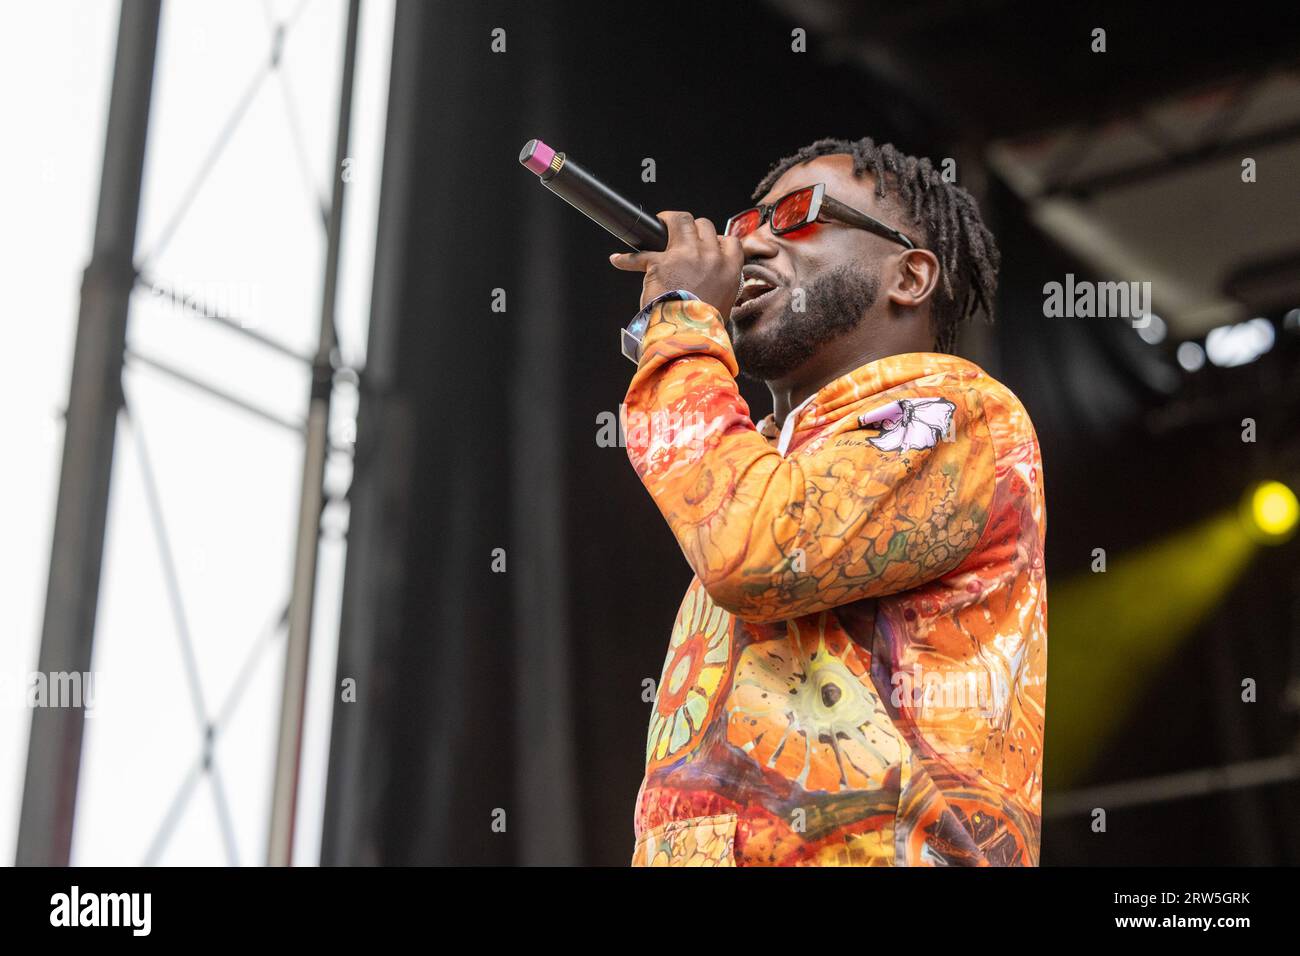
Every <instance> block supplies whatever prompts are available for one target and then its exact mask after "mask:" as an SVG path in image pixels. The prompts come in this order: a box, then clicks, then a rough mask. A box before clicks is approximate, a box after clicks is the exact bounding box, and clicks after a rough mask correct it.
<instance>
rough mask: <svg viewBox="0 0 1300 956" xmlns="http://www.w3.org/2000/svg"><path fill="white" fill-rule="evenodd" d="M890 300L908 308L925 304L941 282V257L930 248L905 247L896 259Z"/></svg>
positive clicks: (890, 287)
mask: <svg viewBox="0 0 1300 956" xmlns="http://www.w3.org/2000/svg"><path fill="white" fill-rule="evenodd" d="M896 262H897V267H896V268H895V270H894V271H893V273H892V278H893V280H894V281H893V282H891V283H890V284H889V289H888V294H889V301H890V302H892V303H894V305H897V306H900V307H902V308H907V309H915V308H917V307H919V306H921V305H923V304H924V303H925V302H926V301H927V300H928V299H929V298H930V296H931V295H932V294H933V293H934V290H935V287H936V286H938V284H939V259H938V257H937V256H935V254H934V253H933V252H931V251H930V250H929V249H905V250H903V251H902V252H901V253H900V254H899V256H898V259H897V260H896Z"/></svg>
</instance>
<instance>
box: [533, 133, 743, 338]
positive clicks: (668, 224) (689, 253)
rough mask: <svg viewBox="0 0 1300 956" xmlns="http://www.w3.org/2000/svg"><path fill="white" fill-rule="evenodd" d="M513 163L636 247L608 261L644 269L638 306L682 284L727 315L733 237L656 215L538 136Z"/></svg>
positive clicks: (677, 215) (673, 215)
mask: <svg viewBox="0 0 1300 956" xmlns="http://www.w3.org/2000/svg"><path fill="white" fill-rule="evenodd" d="M519 162H520V163H521V164H523V166H524V167H525V168H527V169H529V170H531V171H532V172H534V173H536V174H537V177H538V178H539V179H540V180H541V182H542V185H543V186H545V187H546V188H547V189H549V190H550V191H551V192H553V193H555V194H556V195H557V196H559V197H560V198H561V199H563V200H564V201H565V202H567V203H568V204H569V205H571V206H573V207H574V208H575V209H577V210H578V211H579V212H582V213H584V214H585V215H586V216H587V217H588V218H590V219H591V220H593V221H594V222H596V223H598V224H599V225H601V226H603V227H604V228H605V229H606V230H607V231H608V232H610V233H611V234H612V235H614V236H616V237H617V238H619V239H621V240H622V241H623V242H625V243H627V244H628V245H629V246H631V247H632V248H633V249H637V250H640V251H638V252H633V253H626V252H623V253H615V254H614V255H612V256H610V259H609V261H610V262H611V263H612V264H613V265H614V267H615V268H617V269H622V270H624V271H627V272H644V273H645V280H644V282H643V283H642V286H641V304H642V305H643V306H644V305H645V303H647V302H649V301H650V300H651V299H653V298H654V297H655V296H657V295H659V294H660V293H661V292H667V291H669V290H672V289H687V290H689V291H691V292H693V293H695V294H696V295H697V296H699V297H700V298H701V299H703V300H704V301H705V302H707V303H709V304H710V305H711V306H713V307H714V308H715V309H717V310H718V312H720V313H721V315H722V318H723V320H724V321H725V320H726V319H727V318H728V317H729V316H730V315H731V309H732V306H734V305H735V302H736V293H737V289H738V288H739V285H740V267H741V266H742V265H743V264H744V258H745V257H744V252H743V251H742V250H741V247H740V240H739V239H736V238H734V237H731V236H719V235H718V231H717V229H716V228H715V227H714V225H713V223H712V222H710V221H709V220H708V219H696V218H695V217H694V216H692V215H691V214H690V213H688V212H676V211H670V212H662V213H660V214H659V218H657V219H656V218H654V217H652V216H650V215H648V214H647V213H646V212H644V211H643V210H641V209H640V208H639V207H637V206H635V205H633V204H632V203H631V202H629V201H628V200H627V199H625V198H623V197H622V196H621V195H619V194H618V193H616V192H615V191H614V190H612V189H610V188H609V187H608V186H606V185H605V184H604V183H602V182H601V181H600V180H598V179H597V178H596V177H595V176H593V175H592V174H591V173H589V172H587V170H585V169H584V168H583V167H581V166H579V165H578V164H577V163H575V162H574V161H573V160H572V159H570V158H568V156H566V155H565V154H564V153H562V152H556V151H555V150H553V149H551V147H549V146H547V145H546V144H545V143H543V142H542V141H541V140H538V139H530V140H529V141H528V142H527V143H525V144H524V148H523V149H522V150H521V151H520V153H519Z"/></svg>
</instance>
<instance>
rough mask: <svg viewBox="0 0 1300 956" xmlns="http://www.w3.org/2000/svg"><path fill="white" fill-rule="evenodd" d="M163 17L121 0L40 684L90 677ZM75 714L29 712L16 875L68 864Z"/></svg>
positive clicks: (67, 710) (156, 4) (58, 709)
mask: <svg viewBox="0 0 1300 956" xmlns="http://www.w3.org/2000/svg"><path fill="white" fill-rule="evenodd" d="M160 10H161V0H122V8H121V13H120V16H119V20H118V29H117V52H116V56H115V60H114V66H113V84H112V93H111V96H110V99H109V106H108V127H107V131H106V133H105V136H104V164H103V168H102V171H101V174H100V180H99V207H98V210H97V213H96V218H95V237H94V248H93V251H92V253H91V257H90V264H89V265H88V266H87V267H86V271H85V273H84V274H83V276H82V281H81V309H80V312H79V314H78V317H77V337H76V345H75V348H74V351H73V358H72V384H71V386H70V388H69V391H68V408H67V412H66V415H65V427H64V433H63V461H62V464H61V466H60V470H59V497H58V506H57V511H56V512H55V517H54V540H53V545H52V547H51V549H50V573H49V580H48V583H47V585H46V591H45V620H44V623H43V627H42V630H41V652H40V662H39V664H38V668H39V670H40V672H41V673H42V674H46V675H51V674H55V673H63V674H83V675H84V674H87V673H89V671H90V663H91V649H92V647H93V644H94V638H95V609H96V606H97V605H98V603H99V578H100V569H101V566H102V562H103V556H104V524H105V521H106V519H107V515H108V488H109V480H110V478H111V476H112V470H113V444H114V439H115V437H116V431H117V413H118V410H119V409H120V408H121V407H122V355H123V351H124V349H125V347H126V320H127V309H128V305H129V300H130V296H131V289H132V287H133V286H134V284H135V267H134V265H133V260H134V255H135V233H136V223H137V220H138V218H139V210H140V190H141V183H142V181H143V177H144V154H145V142H146V139H147V136H148V129H149V104H150V98H151V96H152V93H153V72H154V56H155V54H156V52H157V45H158V20H159V15H160ZM83 680H84V678H83ZM76 704H77V705H76V706H54V707H34V708H32V729H31V737H30V741H29V743H28V747H27V774H26V778H25V780H24V785H23V805H22V815H21V817H20V820H19V825H18V851H17V854H16V856H15V862H16V863H17V865H19V866H67V865H68V863H69V860H70V858H71V854H72V822H73V813H74V812H75V810H76V803H77V778H78V775H79V773H80V770H81V740H82V733H83V731H84V729H85V724H84V719H85V710H84V709H83V707H82V706H81V704H82V702H80V701H78V702H76Z"/></svg>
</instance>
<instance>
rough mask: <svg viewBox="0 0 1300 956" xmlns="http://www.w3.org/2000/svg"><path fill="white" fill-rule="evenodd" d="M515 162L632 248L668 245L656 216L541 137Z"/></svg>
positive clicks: (647, 249)
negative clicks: (543, 140)
mask: <svg viewBox="0 0 1300 956" xmlns="http://www.w3.org/2000/svg"><path fill="white" fill-rule="evenodd" d="M519 162H520V163H522V164H523V165H524V166H525V167H527V168H528V169H530V170H532V171H533V172H535V173H537V175H538V178H539V179H540V180H541V181H542V185H543V186H545V187H546V188H547V189H549V190H550V191H551V192H553V193H555V195H557V196H559V197H560V198H561V199H563V200H564V201H565V202H567V203H568V204H569V205H570V206H572V207H573V208H574V209H576V210H578V211H579V212H581V213H583V214H584V215H586V216H587V217H588V218H589V219H591V220H592V221H593V222H595V223H597V224H598V225H600V226H603V227H604V228H605V230H606V231H608V232H609V233H611V234H612V235H614V236H615V237H617V238H618V239H620V240H622V241H623V242H625V243H627V245H629V246H631V247H632V248H633V249H637V250H640V251H645V252H662V251H663V250H665V249H667V248H668V230H667V229H665V228H664V224H663V222H661V221H660V220H659V219H658V218H657V217H656V216H652V215H650V214H649V213H647V212H645V211H644V210H642V209H641V208H639V207H637V206H634V205H633V204H632V203H631V202H629V201H628V200H627V199H624V198H623V197H622V196H621V195H619V194H618V193H616V192H615V191H614V190H612V189H610V188H609V187H608V186H606V185H605V184H604V183H602V182H601V181H600V180H599V179H597V178H596V177H595V176H593V175H592V174H591V173H589V172H588V171H587V170H586V169H584V168H583V167H582V166H580V165H578V164H577V163H575V162H574V161H573V160H572V159H570V158H569V157H567V156H566V155H565V154H564V153H560V152H555V151H554V150H552V149H551V148H550V147H549V146H547V145H546V144H545V143H543V142H542V141H541V140H537V139H530V140H529V141H528V142H527V143H526V144H524V148H523V149H522V150H521V151H520V153H519Z"/></svg>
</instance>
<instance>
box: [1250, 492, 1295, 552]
mask: <svg viewBox="0 0 1300 956" xmlns="http://www.w3.org/2000/svg"><path fill="white" fill-rule="evenodd" d="M1242 504H1243V507H1242V510H1243V512H1244V514H1245V518H1246V525H1247V527H1248V528H1249V530H1250V531H1251V533H1252V536H1253V537H1255V538H1257V539H1258V540H1260V541H1263V542H1266V543H1268V544H1277V543H1279V542H1281V541H1284V540H1286V539H1287V538H1289V537H1290V536H1291V532H1293V531H1294V530H1295V527H1296V522H1297V521H1298V520H1300V502H1297V501H1296V496H1295V492H1294V491H1292V490H1291V489H1290V488H1288V487H1287V486H1286V485H1284V484H1282V482H1280V481H1262V482H1260V483H1259V484H1257V485H1255V486H1254V487H1252V488H1251V489H1250V490H1249V491H1248V492H1247V493H1246V499H1245V501H1244V502H1243V503H1242Z"/></svg>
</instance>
